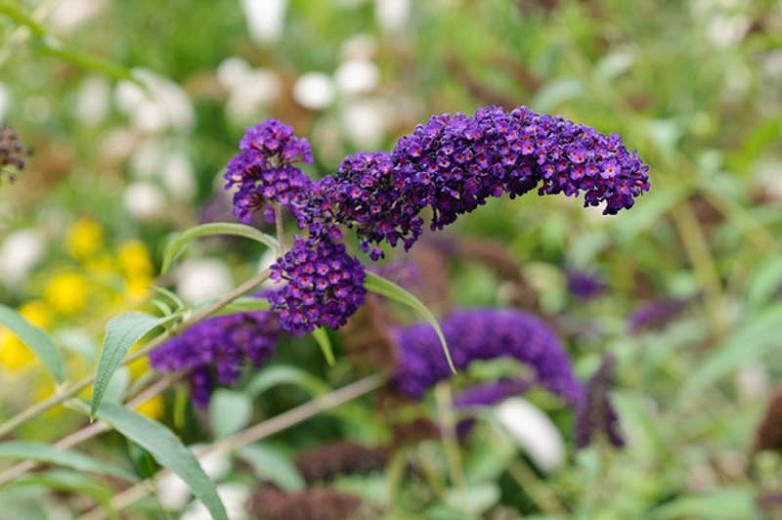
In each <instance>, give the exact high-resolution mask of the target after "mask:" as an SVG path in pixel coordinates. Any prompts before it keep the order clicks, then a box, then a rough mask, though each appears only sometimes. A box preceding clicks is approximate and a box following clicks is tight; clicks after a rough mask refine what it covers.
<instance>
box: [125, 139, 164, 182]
mask: <svg viewBox="0 0 782 520" xmlns="http://www.w3.org/2000/svg"><path fill="white" fill-rule="evenodd" d="M162 159H163V147H162V145H161V144H160V143H159V142H158V141H157V140H154V141H151V140H148V141H146V142H144V143H142V144H140V145H138V146H137V147H136V149H135V150H134V151H133V155H131V156H130V161H129V163H128V169H129V170H130V173H131V174H132V175H133V176H134V177H136V178H137V179H149V178H151V177H153V176H154V175H155V172H156V171H157V170H158V168H160V163H161V161H162Z"/></svg>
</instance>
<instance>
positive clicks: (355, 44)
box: [340, 33, 377, 61]
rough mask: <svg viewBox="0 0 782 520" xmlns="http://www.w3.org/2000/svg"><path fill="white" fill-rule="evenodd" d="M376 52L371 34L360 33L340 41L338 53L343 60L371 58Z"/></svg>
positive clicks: (375, 43) (375, 45) (375, 44)
mask: <svg viewBox="0 0 782 520" xmlns="http://www.w3.org/2000/svg"><path fill="white" fill-rule="evenodd" d="M375 54H377V41H376V40H375V37H374V36H372V35H371V34H366V33H360V34H356V35H355V36H351V37H350V38H348V39H346V40H345V41H343V42H342V46H341V51H340V55H341V56H342V59H343V60H345V61H349V60H371V59H372V58H373V57H374V56H375Z"/></svg>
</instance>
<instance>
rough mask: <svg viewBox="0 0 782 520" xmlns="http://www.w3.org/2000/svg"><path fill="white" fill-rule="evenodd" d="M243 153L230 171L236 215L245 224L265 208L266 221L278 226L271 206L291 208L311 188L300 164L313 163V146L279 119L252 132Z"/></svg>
mask: <svg viewBox="0 0 782 520" xmlns="http://www.w3.org/2000/svg"><path fill="white" fill-rule="evenodd" d="M239 150H240V152H239V153H238V154H236V155H235V156H234V157H233V158H232V159H231V161H230V162H229V163H228V166H227V167H226V172H225V175H224V178H225V180H226V189H231V188H234V187H236V191H235V192H234V196H233V202H234V214H235V215H236V216H237V217H239V218H240V219H241V220H242V222H245V223H248V222H250V221H252V218H253V215H254V214H255V213H256V212H257V211H259V210H260V209H261V208H265V211H264V213H265V216H266V219H267V220H268V221H270V222H274V210H273V207H272V206H270V205H269V204H270V203H278V204H280V205H282V206H288V207H289V206H291V204H293V203H294V202H295V201H296V199H298V197H299V196H300V195H301V194H302V193H303V192H304V191H305V190H306V189H307V187H308V186H309V185H310V182H311V181H310V178H309V177H308V176H307V175H305V174H304V173H303V172H302V171H301V170H300V169H299V168H297V167H295V166H293V164H294V163H296V162H305V163H312V151H311V149H310V144H309V142H308V141H307V140H306V139H304V138H303V137H296V136H294V135H293V128H292V127H291V126H289V125H286V124H284V123H282V122H280V121H277V120H275V119H269V120H268V121H266V122H265V123H262V124H260V125H256V126H254V127H251V128H248V129H247V133H246V134H245V135H244V137H243V138H242V140H241V141H240V142H239Z"/></svg>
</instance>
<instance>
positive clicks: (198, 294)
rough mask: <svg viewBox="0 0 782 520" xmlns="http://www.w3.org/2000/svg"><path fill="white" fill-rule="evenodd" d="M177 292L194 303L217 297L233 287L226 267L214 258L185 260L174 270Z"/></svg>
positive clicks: (229, 272)
mask: <svg viewBox="0 0 782 520" xmlns="http://www.w3.org/2000/svg"><path fill="white" fill-rule="evenodd" d="M176 281H177V294H179V295H180V296H181V297H182V298H183V299H185V300H186V301H188V302H191V303H196V302H200V301H204V300H208V299H211V298H218V297H220V296H223V295H224V294H225V293H227V292H228V291H230V290H231V289H232V288H233V279H232V277H231V271H230V270H229V269H228V267H227V266H226V265H225V264H224V263H223V262H221V261H220V260H218V259H216V258H201V259H194V260H186V261H185V262H183V263H182V264H181V265H180V266H179V268H178V269H177V271H176Z"/></svg>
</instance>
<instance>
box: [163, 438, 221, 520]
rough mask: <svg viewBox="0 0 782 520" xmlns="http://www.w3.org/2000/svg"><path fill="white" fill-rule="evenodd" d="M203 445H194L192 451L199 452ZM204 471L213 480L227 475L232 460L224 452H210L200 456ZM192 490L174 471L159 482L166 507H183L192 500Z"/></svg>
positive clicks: (199, 459)
mask: <svg viewBox="0 0 782 520" xmlns="http://www.w3.org/2000/svg"><path fill="white" fill-rule="evenodd" d="M201 448H202V446H200V445H194V446H191V447H190V450H191V451H194V452H196V453H197V452H198V451H199V450H201ZM198 462H200V463H201V467H202V468H203V469H204V472H205V473H206V474H207V476H209V478H210V479H212V480H213V481H217V480H220V479H221V478H223V477H225V476H226V475H227V474H228V472H229V471H230V470H231V461H230V460H229V459H228V456H227V455H226V454H224V453H219V452H216V453H210V454H209V455H203V456H201V457H199V458H198ZM190 496H191V492H190V488H189V487H188V485H187V484H185V482H184V481H183V480H182V479H181V478H179V476H177V475H176V474H174V473H169V474H168V475H166V476H164V477H163V478H161V479H159V480H158V482H157V497H158V500H160V504H161V505H162V506H163V507H164V508H166V509H182V508H183V507H184V506H185V505H186V504H187V503H188V501H189V500H190ZM226 506H227V504H226Z"/></svg>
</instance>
